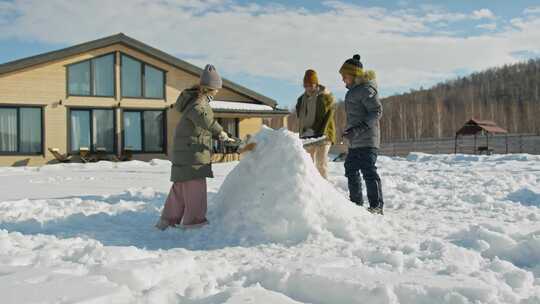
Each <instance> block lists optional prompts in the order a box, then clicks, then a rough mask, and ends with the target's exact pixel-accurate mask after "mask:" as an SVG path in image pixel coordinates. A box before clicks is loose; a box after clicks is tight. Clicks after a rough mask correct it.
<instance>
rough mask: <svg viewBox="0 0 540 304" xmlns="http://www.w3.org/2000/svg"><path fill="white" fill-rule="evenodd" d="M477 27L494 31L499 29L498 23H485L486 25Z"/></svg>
mask: <svg viewBox="0 0 540 304" xmlns="http://www.w3.org/2000/svg"><path fill="white" fill-rule="evenodd" d="M476 27H477V28H480V29H484V30H490V31H493V30H496V29H497V23H484V24H479V25H477V26H476Z"/></svg>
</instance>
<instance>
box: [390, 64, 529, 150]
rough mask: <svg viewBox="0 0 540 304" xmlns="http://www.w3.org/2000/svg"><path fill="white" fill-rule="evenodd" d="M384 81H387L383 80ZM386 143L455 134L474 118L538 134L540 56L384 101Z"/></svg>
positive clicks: (512, 130)
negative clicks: (539, 57)
mask: <svg viewBox="0 0 540 304" xmlns="http://www.w3.org/2000/svg"><path fill="white" fill-rule="evenodd" d="M382 85H384V84H382ZM382 102H383V106H384V109H383V111H384V115H383V119H382V122H381V124H382V138H383V141H393V140H401V139H418V138H439V137H449V136H454V134H455V132H456V131H457V130H458V129H459V128H460V127H461V126H462V125H463V124H464V123H465V122H466V121H467V120H468V119H470V118H472V117H475V118H478V119H484V120H493V121H495V122H496V123H497V124H499V125H500V126H501V127H503V128H505V129H507V130H508V131H509V132H510V133H537V134H538V133H540V59H532V60H529V61H528V62H523V63H517V64H512V65H505V66H503V67H498V68H491V69H488V70H486V71H483V72H478V73H473V74H471V75H470V76H466V77H460V78H457V79H455V80H450V81H446V82H444V83H440V84H437V85H435V86H433V87H432V88H430V89H425V90H413V91H411V92H409V93H405V94H401V95H396V96H391V97H388V98H384V99H382Z"/></svg>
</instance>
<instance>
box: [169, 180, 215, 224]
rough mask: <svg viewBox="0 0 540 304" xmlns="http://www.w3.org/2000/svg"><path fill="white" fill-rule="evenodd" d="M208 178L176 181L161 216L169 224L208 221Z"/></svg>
mask: <svg viewBox="0 0 540 304" xmlns="http://www.w3.org/2000/svg"><path fill="white" fill-rule="evenodd" d="M206 208H207V207H206V179H205V178H203V179H194V180H190V181H186V182H175V183H173V185H172V186H171V190H170V192H169V196H168V197H167V201H166V202H165V207H163V211H162V213H161V218H162V219H164V220H166V221H168V222H169V224H170V225H171V226H172V225H178V224H180V223H182V224H183V225H196V224H200V223H202V222H204V221H206Z"/></svg>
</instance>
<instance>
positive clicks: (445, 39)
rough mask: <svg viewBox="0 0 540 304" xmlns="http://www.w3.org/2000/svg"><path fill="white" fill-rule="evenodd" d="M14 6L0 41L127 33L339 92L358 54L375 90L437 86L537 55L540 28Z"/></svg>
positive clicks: (262, 11)
mask: <svg viewBox="0 0 540 304" xmlns="http://www.w3.org/2000/svg"><path fill="white" fill-rule="evenodd" d="M13 5H14V7H15V8H16V9H15V11H14V14H13V15H14V16H15V17H10V18H11V19H12V20H10V22H5V18H7V17H6V16H4V15H2V14H0V39H2V38H17V39H24V40H39V41H43V42H51V43H57V44H58V43H60V44H68V45H69V44H74V43H80V42H84V41H88V40H91V39H95V38H99V37H103V36H106V35H110V34H114V33H117V32H124V33H126V34H127V35H130V36H132V37H134V38H136V39H139V40H141V41H143V42H146V43H148V44H150V45H153V46H155V47H157V48H160V49H163V50H165V51H167V52H169V53H172V54H184V55H182V56H181V57H182V58H183V59H185V60H188V61H190V62H193V63H195V64H198V65H200V66H202V65H204V64H205V63H207V62H211V63H214V64H215V65H217V67H218V69H219V70H221V71H226V72H227V73H228V74H230V75H231V74H239V75H240V74H241V75H248V76H264V77H272V78H276V79H280V80H284V81H289V82H291V83H297V84H298V85H299V87H300V83H301V78H302V76H303V72H304V70H305V69H307V68H314V69H316V70H317V71H318V72H319V76H320V78H321V80H322V81H323V82H324V83H325V84H327V85H329V86H330V87H331V88H332V89H335V90H343V85H342V83H341V81H340V76H339V75H338V72H337V71H338V69H339V67H340V65H341V64H342V63H343V61H344V60H346V59H347V58H350V57H351V56H352V55H353V54H355V53H359V54H361V55H362V59H363V62H364V65H365V66H366V67H367V68H369V69H374V70H376V72H377V74H378V78H379V82H380V85H381V86H382V87H385V88H407V87H416V86H418V85H419V84H423V85H428V84H429V83H433V82H436V81H440V80H444V79H446V78H449V77H452V75H454V74H455V71H456V70H459V69H464V68H466V69H467V70H478V69H483V68H486V67H491V66H497V65H500V64H503V63H508V62H513V61H516V60H517V58H514V57H513V56H512V53H513V52H516V51H523V50H529V51H538V50H540V21H539V20H536V19H534V18H526V19H523V20H521V21H520V22H519V23H517V25H519V27H518V26H517V25H516V24H515V25H514V27H513V28H511V29H508V30H504V31H502V32H498V33H490V34H489V35H488V34H482V35H477V36H470V37H467V38H462V37H457V36H455V35H450V34H445V33H443V32H441V31H440V28H438V27H437V26H436V24H434V23H433V20H435V19H437V18H436V17H434V16H433V15H430V14H433V13H434V11H433V10H431V11H423V10H416V11H414V10H411V9H404V10H398V11H389V10H385V9H382V8H376V7H363V6H358V5H351V4H345V3H342V2H338V1H331V2H325V3H324V4H323V5H326V9H324V10H322V11H318V12H313V11H309V10H307V9H303V8H291V7H283V6H278V5H272V6H268V5H250V6H248V7H245V6H239V5H238V4H237V3H235V2H234V1H232V0H213V1H181V0H163V1H159V2H149V1H143V0H137V1H132V0H116V1H105V0H99V1H98V0H96V1H82V0H73V1H68V2H66V1H62V0H49V1H38V0H24V1H23V0H17V1H15V2H14V4H13ZM437 10H438V13H439V14H444V12H442V11H441V10H440V9H437ZM478 14H479V15H483V16H489V14H487V13H486V12H485V11H484V12H481V13H478ZM478 14H477V15H478ZM454 15H456V14H454ZM458 15H459V14H458ZM449 16H450V15H447V16H446V17H445V18H446V19H449V18H450V19H452V18H454V19H455V18H456V17H455V16H454V17H449ZM469 16H471V15H469ZM445 18H440V17H439V18H438V20H439V23H440V22H443V21H442V20H441V19H445ZM460 18H461V17H460ZM486 18H487V17H486ZM2 22H5V23H2ZM186 54H188V55H186ZM189 54H191V55H189ZM391 90H393V89H391Z"/></svg>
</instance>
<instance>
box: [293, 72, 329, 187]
mask: <svg viewBox="0 0 540 304" xmlns="http://www.w3.org/2000/svg"><path fill="white" fill-rule="evenodd" d="M304 90H305V91H304V94H302V95H301V96H300V97H299V98H298V100H297V103H296V115H297V116H298V133H299V134H300V138H318V137H322V136H325V137H326V140H325V141H323V142H322V143H320V144H315V145H311V146H308V147H306V150H307V151H308V152H309V154H310V155H311V157H312V158H313V161H314V162H315V166H316V167H317V169H318V170H319V172H320V173H321V175H322V177H324V178H327V177H328V151H329V150H330V146H331V145H332V144H334V143H335V141H336V128H335V121H334V111H335V109H334V96H333V95H332V93H330V91H328V89H326V88H325V87H324V86H322V85H321V84H319V79H318V76H317V72H315V71H314V70H307V71H306V73H305V75H304Z"/></svg>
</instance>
